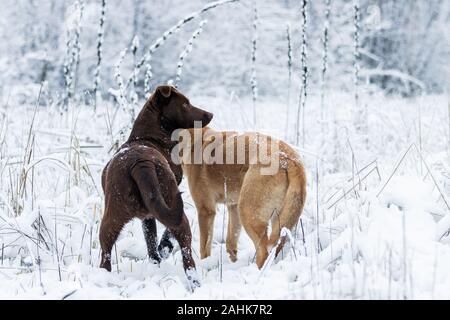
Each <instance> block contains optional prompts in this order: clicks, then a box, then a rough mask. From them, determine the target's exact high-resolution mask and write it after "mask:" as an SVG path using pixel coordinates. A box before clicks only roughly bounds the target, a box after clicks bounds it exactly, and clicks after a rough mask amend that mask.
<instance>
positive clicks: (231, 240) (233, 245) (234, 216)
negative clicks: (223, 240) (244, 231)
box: [227, 204, 242, 262]
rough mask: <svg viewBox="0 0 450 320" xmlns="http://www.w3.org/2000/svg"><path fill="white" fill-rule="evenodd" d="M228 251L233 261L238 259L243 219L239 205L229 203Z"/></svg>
mask: <svg viewBox="0 0 450 320" xmlns="http://www.w3.org/2000/svg"><path fill="white" fill-rule="evenodd" d="M227 207H228V229H227V252H228V254H229V256H230V260H231V261H232V262H236V260H237V245H238V240H239V235H240V234H241V228H242V225H241V219H240V218H239V212H238V208H237V205H236V204H234V205H228V206H227Z"/></svg>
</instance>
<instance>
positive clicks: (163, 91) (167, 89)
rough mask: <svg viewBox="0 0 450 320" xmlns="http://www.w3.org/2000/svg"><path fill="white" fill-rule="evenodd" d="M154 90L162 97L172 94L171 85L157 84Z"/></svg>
mask: <svg viewBox="0 0 450 320" xmlns="http://www.w3.org/2000/svg"><path fill="white" fill-rule="evenodd" d="M156 92H157V93H159V94H160V95H162V96H163V97H164V98H169V97H170V95H171V94H172V87H171V86H159V87H158V88H156Z"/></svg>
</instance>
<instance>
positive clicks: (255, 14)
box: [250, 1, 258, 128]
mask: <svg viewBox="0 0 450 320" xmlns="http://www.w3.org/2000/svg"><path fill="white" fill-rule="evenodd" d="M252 25H253V35H252V70H251V78H250V84H251V86H252V101H253V127H254V128H256V99H257V98H258V81H257V78H256V55H257V52H256V50H257V46H256V45H257V41H258V9H257V7H256V1H254V2H253V23H252Z"/></svg>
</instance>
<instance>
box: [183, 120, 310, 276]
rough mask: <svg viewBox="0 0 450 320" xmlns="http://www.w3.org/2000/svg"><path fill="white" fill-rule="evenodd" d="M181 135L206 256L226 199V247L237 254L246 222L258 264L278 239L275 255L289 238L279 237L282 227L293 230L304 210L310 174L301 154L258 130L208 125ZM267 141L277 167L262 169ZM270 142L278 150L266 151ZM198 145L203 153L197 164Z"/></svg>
mask: <svg viewBox="0 0 450 320" xmlns="http://www.w3.org/2000/svg"><path fill="white" fill-rule="evenodd" d="M187 133H188V135H186V134H187ZM180 135H181V136H182V142H181V143H180V146H179V147H180V151H179V155H180V156H181V161H182V168H183V173H184V174H185V175H186V177H187V179H188V184H189V189H190V191H191V194H192V198H193V200H194V202H195V206H196V208H197V212H198V221H199V226H200V253H201V257H202V258H205V257H208V256H209V255H210V254H211V241H212V232H213V223H214V216H215V214H216V206H217V204H219V203H223V204H226V205H227V208H228V214H229V216H228V219H229V220H228V230H227V240H226V248H227V252H228V254H229V255H230V259H231V260H232V261H236V259H237V242H238V238H239V234H240V230H241V224H242V225H243V226H244V229H245V231H246V232H247V234H248V235H249V236H250V238H251V239H252V241H253V244H254V246H255V249H256V264H257V266H258V267H259V268H261V267H262V266H263V264H264V262H265V260H266V259H267V257H268V253H269V252H270V250H271V249H272V248H273V247H274V246H276V245H277V244H278V243H279V245H278V247H277V249H276V254H278V253H279V251H280V250H281V248H282V246H283V244H284V241H285V237H282V239H280V232H281V230H282V228H283V227H286V228H288V229H292V228H293V227H294V226H295V225H296V224H297V222H298V219H299V217H300V214H301V212H302V210H303V206H304V203H305V198H306V175H305V171H304V167H303V165H302V163H301V161H300V157H299V155H298V154H297V153H296V152H295V151H294V150H293V149H292V148H291V147H289V146H288V145H287V144H286V143H284V142H282V141H278V140H275V139H273V138H271V137H269V136H265V135H261V134H258V133H246V134H242V135H239V134H237V133H235V132H217V131H213V130H211V129H209V128H203V129H189V130H183V131H182V132H181V134H180ZM264 144H265V145H266V150H265V151H264V152H266V154H267V155H268V156H270V159H272V161H274V163H272V164H271V166H272V165H273V164H276V165H277V166H276V167H274V168H275V169H277V170H274V171H272V172H266V173H264V174H263V171H262V170H261V169H263V168H265V169H268V167H269V165H268V162H267V161H262V154H261V152H262V151H263V150H262V149H261V150H259V151H258V152H257V153H255V152H254V151H255V150H258V147H261V146H264ZM270 145H274V146H277V150H273V149H270V150H268V151H267V147H268V146H270ZM198 146H200V148H201V150H200V152H201V153H202V155H203V158H202V159H201V160H202V161H200V162H199V161H198V162H197V164H195V162H194V160H193V158H195V155H194V153H195V152H198V151H199V150H196V151H195V148H196V147H197V149H198ZM239 150H241V151H242V152H240V151H239ZM220 153H222V154H220ZM242 156H244V157H243V158H242ZM230 160H231V161H230ZM218 162H221V163H222V164H219V163H218ZM230 162H231V163H230ZM269 222H271V227H272V231H271V233H270V235H269V234H268V226H269ZM278 241H280V242H278Z"/></svg>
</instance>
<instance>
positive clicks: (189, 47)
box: [174, 20, 207, 88]
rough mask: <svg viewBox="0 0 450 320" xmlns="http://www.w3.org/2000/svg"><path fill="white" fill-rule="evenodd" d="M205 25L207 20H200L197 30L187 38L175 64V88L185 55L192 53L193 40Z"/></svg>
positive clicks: (179, 79) (181, 71)
mask: <svg viewBox="0 0 450 320" xmlns="http://www.w3.org/2000/svg"><path fill="white" fill-rule="evenodd" d="M206 23H207V20H202V21H201V22H200V24H199V25H198V28H197V29H196V30H195V31H194V33H193V34H192V36H191V37H190V38H189V41H188V43H187V45H186V47H185V48H184V50H183V51H182V52H181V54H180V57H179V58H178V64H177V75H176V78H175V84H174V86H175V88H176V87H178V85H179V83H180V81H181V74H182V73H183V66H184V60H185V59H186V57H187V55H188V54H189V53H190V52H191V51H192V47H193V44H194V41H195V39H197V38H198V36H199V35H200V34H201V33H202V31H203V26H204V25H205V24H206Z"/></svg>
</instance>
